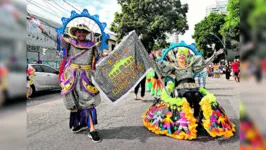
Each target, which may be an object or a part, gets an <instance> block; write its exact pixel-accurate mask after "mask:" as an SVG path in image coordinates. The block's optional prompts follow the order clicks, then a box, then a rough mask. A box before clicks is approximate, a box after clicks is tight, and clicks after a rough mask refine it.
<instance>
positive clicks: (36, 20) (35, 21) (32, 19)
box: [30, 17, 43, 30]
mask: <svg viewBox="0 0 266 150" xmlns="http://www.w3.org/2000/svg"><path fill="white" fill-rule="evenodd" d="M30 22H31V23H32V24H33V25H35V26H37V27H39V28H40V29H41V30H43V27H42V25H41V23H40V20H39V19H35V18H33V17H31V19H30Z"/></svg>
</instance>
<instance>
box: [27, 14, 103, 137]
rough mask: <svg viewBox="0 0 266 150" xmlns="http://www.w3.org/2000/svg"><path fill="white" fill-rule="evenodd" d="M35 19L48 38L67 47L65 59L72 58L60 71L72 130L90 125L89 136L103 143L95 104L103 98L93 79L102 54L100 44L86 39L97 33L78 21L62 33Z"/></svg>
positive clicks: (33, 21) (75, 130)
mask: <svg viewBox="0 0 266 150" xmlns="http://www.w3.org/2000/svg"><path fill="white" fill-rule="evenodd" d="M31 22H32V23H33V24H35V25H36V26H38V28H39V29H40V30H41V31H42V33H43V34H44V35H45V36H46V37H48V38H50V39H53V40H54V41H59V42H60V46H61V47H62V48H65V49H66V54H65V55H64V60H65V59H68V60H67V62H68V63H66V65H62V66H61V68H64V69H63V71H62V76H61V74H59V76H61V78H60V80H59V82H60V85H61V87H62V90H61V94H62V95H64V99H63V101H64V104H65V107H66V108H67V109H68V110H70V119H69V127H70V129H72V132H75V133H76V132H80V131H82V130H85V129H87V128H89V134H88V137H89V138H90V139H92V141H93V142H100V141H101V138H100V136H99V134H98V131H96V129H95V125H96V124H97V123H98V121H97V112H96V108H95V107H96V106H97V105H99V104H100V102H101V97H100V94H99V90H98V89H97V88H96V87H95V86H94V85H93V83H92V82H91V77H92V75H93V72H94V70H95V64H96V60H98V56H99V53H98V48H97V46H98V43H96V42H95V41H91V40H87V38H86V37H87V36H88V35H90V36H93V35H94V34H93V32H92V31H91V30H90V29H89V28H88V26H87V25H85V24H77V25H75V26H70V27H69V29H68V30H67V31H66V32H68V33H67V34H60V35H59V36H58V35H53V33H50V32H48V31H47V30H46V29H45V28H44V26H43V25H41V24H40V22H39V20H36V19H34V18H33V17H31ZM58 38H59V40H58ZM91 39H94V38H91ZM62 64H64V63H62Z"/></svg>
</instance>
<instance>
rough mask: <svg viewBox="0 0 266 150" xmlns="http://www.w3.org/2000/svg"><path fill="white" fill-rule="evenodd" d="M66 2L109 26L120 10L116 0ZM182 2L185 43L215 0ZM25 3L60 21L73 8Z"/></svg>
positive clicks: (53, 2) (56, 0) (54, 2)
mask: <svg viewBox="0 0 266 150" xmlns="http://www.w3.org/2000/svg"><path fill="white" fill-rule="evenodd" d="M66 1H67V3H69V4H70V5H72V6H73V7H75V8H77V9H78V10H83V8H86V9H88V11H89V13H90V14H98V15H99V16H100V21H101V22H106V23H107V24H108V26H107V28H109V27H110V24H111V22H112V21H113V19H114V13H115V12H116V11H121V7H120V5H118V4H117V1H116V0H66ZM181 1H182V3H188V5H189V11H188V13H187V20H188V25H189V30H188V31H186V33H185V34H184V35H180V36H179V38H180V40H184V41H186V42H187V43H189V44H190V43H192V42H194V40H193V39H192V37H191V36H192V35H193V33H194V25H195V24H196V23H198V22H200V21H201V20H202V19H204V17H205V15H206V7H207V6H208V5H212V4H215V0H181ZM27 3H28V5H27V11H28V12H29V13H31V14H36V15H39V16H42V17H44V18H46V19H50V20H52V21H55V22H58V23H61V21H60V20H61V19H60V18H61V17H69V15H70V11H71V10H74V8H73V7H72V6H70V5H69V4H67V3H66V2H64V1H63V0H29V1H28V2H27Z"/></svg>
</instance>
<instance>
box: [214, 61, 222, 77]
mask: <svg viewBox="0 0 266 150" xmlns="http://www.w3.org/2000/svg"><path fill="white" fill-rule="evenodd" d="M213 70H214V71H213V73H214V75H213V77H214V78H220V72H221V70H220V65H219V64H214V66H213Z"/></svg>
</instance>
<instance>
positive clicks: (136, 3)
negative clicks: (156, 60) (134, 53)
mask: <svg viewBox="0 0 266 150" xmlns="http://www.w3.org/2000/svg"><path fill="white" fill-rule="evenodd" d="M117 1H118V4H120V5H121V7H122V12H121V13H118V12H116V13H115V18H114V21H113V23H112V24H111V30H112V31H113V32H115V33H117V38H118V41H119V40H121V39H122V38H123V37H124V36H125V35H126V34H127V33H128V32H130V31H132V30H135V31H136V33H137V34H138V35H142V36H141V37H142V38H141V40H142V43H143V45H144V47H145V48H146V49H147V50H148V51H151V50H152V48H154V47H157V46H163V45H165V44H166V42H165V40H166V38H167V37H166V33H173V32H178V33H181V34H184V33H185V31H186V30H187V29H188V25H187V18H186V13H187V12H188V5H187V4H185V5H182V4H181V2H180V0H117ZM155 41H158V42H157V43H156V44H157V46H156V45H155V46H154V44H155ZM166 45H167V44H166Z"/></svg>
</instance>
